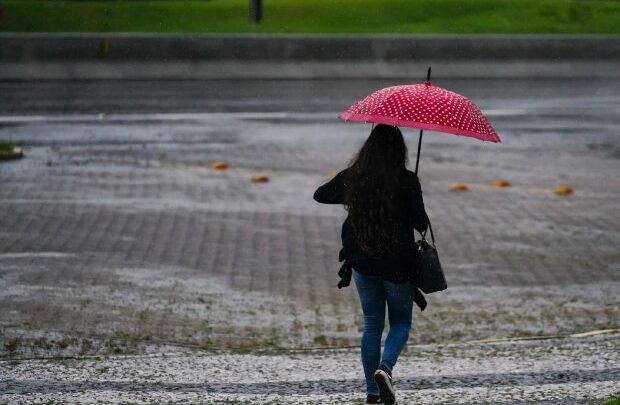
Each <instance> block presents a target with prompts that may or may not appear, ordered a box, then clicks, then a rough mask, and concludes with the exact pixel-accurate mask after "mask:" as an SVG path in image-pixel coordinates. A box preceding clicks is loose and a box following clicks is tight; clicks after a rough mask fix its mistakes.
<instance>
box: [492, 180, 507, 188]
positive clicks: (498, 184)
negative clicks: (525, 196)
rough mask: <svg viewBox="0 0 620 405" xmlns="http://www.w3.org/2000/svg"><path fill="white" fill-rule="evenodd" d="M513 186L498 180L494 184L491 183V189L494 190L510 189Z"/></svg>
mask: <svg viewBox="0 0 620 405" xmlns="http://www.w3.org/2000/svg"><path fill="white" fill-rule="evenodd" d="M510 186H511V184H510V183H509V182H507V181H505V180H496V181H494V182H493V183H491V187H493V188H504V187H510Z"/></svg>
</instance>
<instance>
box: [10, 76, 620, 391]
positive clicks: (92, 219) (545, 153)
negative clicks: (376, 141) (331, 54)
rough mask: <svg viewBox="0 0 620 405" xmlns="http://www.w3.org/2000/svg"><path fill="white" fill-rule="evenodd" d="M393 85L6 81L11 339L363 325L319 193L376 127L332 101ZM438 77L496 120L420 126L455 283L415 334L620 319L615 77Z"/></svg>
mask: <svg viewBox="0 0 620 405" xmlns="http://www.w3.org/2000/svg"><path fill="white" fill-rule="evenodd" d="M437 84H438V85H442V83H437ZM483 84H484V86H483ZM384 85H389V83H379V82H372V83H357V82H346V83H331V82H320V83H318V84H315V83H312V82H306V83H301V84H299V83H290V82H289V83H287V82H284V83H280V82H278V84H276V85H274V87H273V88H272V87H269V86H270V85H269V84H260V83H251V84H249V85H248V86H249V87H248V89H249V90H247V89H246V90H245V91H243V92H241V94H242V95H244V96H243V97H240V96H238V97H233V96H231V94H234V92H235V91H236V90H237V87H238V85H237V84H234V83H217V84H212V83H197V84H192V86H190V87H191V88H190V87H188V86H187V84H178V83H157V84H156V85H153V84H150V87H149V85H148V84H135V83H134V84H132V83H120V84H119V83H112V84H92V83H91V84H89V83H86V84H79V83H76V84H63V85H62V86H61V85H58V84H49V83H41V84H19V83H12V84H7V83H3V84H0V113H2V115H0V139H6V140H10V141H12V142H14V143H17V144H19V145H21V146H23V147H24V149H25V153H26V156H27V157H26V158H25V159H22V160H20V161H14V162H10V163H3V164H2V165H0V179H1V181H2V187H1V188H0V209H1V210H2V213H3V214H2V215H1V216H0V307H1V308H2V309H3V310H2V311H0V331H1V332H0V355H1V356H2V357H4V358H11V359H19V358H28V357H32V356H35V357H36V356H48V355H60V356H62V355H80V354H87V355H107V354H123V353H125V354H127V353H130V354H135V353H142V352H144V351H145V350H148V349H149V348H151V347H153V346H154V345H155V346H157V347H159V346H166V347H167V346H172V347H176V348H179V347H185V348H192V349H194V348H199V349H218V348H234V349H238V350H255V349H263V348H271V349H283V348H284V349H286V348H299V347H323V346H349V345H353V346H354V345H357V344H358V343H359V334H360V333H359V331H360V328H361V326H362V319H361V313H360V309H359V303H358V301H357V296H356V292H355V287H354V286H353V285H352V286H351V287H349V288H346V289H343V290H338V289H337V288H336V287H335V285H336V283H337V281H338V277H337V275H336V273H337V271H338V268H339V263H338V261H337V256H338V251H339V249H340V240H339V238H340V225H341V223H342V220H343V219H344V217H345V215H346V212H345V211H344V210H343V209H342V207H340V206H327V205H321V204H318V203H316V202H314V201H313V200H312V193H313V191H314V190H315V188H316V187H317V186H319V185H320V184H322V183H323V182H325V181H327V180H328V179H329V173H330V172H331V171H333V170H339V169H341V168H343V167H344V165H345V164H346V161H347V160H348V159H350V158H351V157H352V155H353V153H354V152H355V151H356V150H357V149H358V148H359V146H361V143H362V142H363V141H364V140H365V138H366V136H367V134H368V131H369V129H370V127H369V126H364V125H361V124H350V123H339V122H338V121H337V120H336V119H335V115H336V114H337V113H338V112H339V111H340V110H342V109H344V107H346V106H347V103H349V102H350V101H351V100H353V99H355V98H356V97H358V96H362V95H363V94H365V93H366V92H368V91H369V90H372V89H374V88H378V87H383V86H384ZM32 86H34V87H32ZM37 86H39V87H37ZM108 86H109V87H108ZM444 86H445V87H449V88H453V89H455V90H457V91H460V92H462V93H464V94H466V95H469V96H470V97H471V98H472V99H474V100H475V101H476V102H477V103H478V104H479V105H480V106H481V107H482V108H483V109H484V110H485V112H487V114H488V115H489V117H490V119H491V121H492V123H493V124H494V126H495V127H496V129H497V130H498V132H499V133H500V136H502V139H503V141H504V142H503V143H502V144H499V145H495V144H493V145H491V144H487V143H482V142H478V141H475V140H471V139H466V138H457V137H452V136H448V135H443V134H433V133H428V134H426V135H425V138H424V146H423V154H422V161H421V182H422V186H423V189H424V198H425V204H426V207H427V210H428V212H429V215H430V216H431V219H432V220H433V225H434V226H433V229H434V230H435V231H436V236H437V239H438V248H439V251H440V255H441V259H442V264H443V265H444V268H445V271H446V274H447V278H448V283H449V289H448V290H447V291H445V292H442V293H441V294H432V295H429V296H427V299H428V300H429V307H428V308H427V310H425V311H424V312H419V311H418V310H417V309H416V310H415V313H414V329H413V332H412V334H411V337H410V343H412V344H420V343H425V344H426V343H442V344H443V343H448V342H455V343H458V342H464V341H468V340H472V339H484V338H490V337H506V336H520V335H528V336H529V335H555V334H562V335H564V334H570V333H575V332H584V331H588V330H594V329H608V328H618V327H619V326H620V322H619V318H620V317H619V313H620V299H619V298H618V297H619V296H620V294H618V291H620V250H619V249H618V246H620V215H618V212H620V210H619V208H620V205H619V204H618V201H619V200H620V176H618V173H620V136H619V134H618V127H619V125H618V124H619V122H618V117H619V116H620V115H619V113H620V97H618V94H620V83H618V82H605V83H602V82H596V81H594V82H588V83H572V84H568V83H565V82H553V81H551V82H546V81H542V82H536V83H531V82H519V81H508V82H505V83H500V82H490V83H470V82H453V83H451V85H450V83H448V84H444ZM37 89H38V90H39V91H37ZM61 90H62V91H61ZM203 95H206V99H207V100H209V101H206V102H205V101H198V100H202V98H201V96H203ZM41 97H42V98H41ZM218 97H220V98H221V102H219V103H218V102H216V101H215V100H218ZM300 99H304V100H307V107H306V106H305V105H304V104H302V103H301V102H300ZM75 100H79V103H77V102H76V101H75ZM76 103H77V104H76ZM205 111H206V112H205ZM74 112H75V113H78V114H77V115H72V113H74ZM405 135H406V137H407V140H408V146H409V150H410V156H409V158H410V162H411V164H410V167H412V166H413V164H414V162H415V149H416V148H415V147H416V142H417V134H416V132H415V131H407V130H406V131H405ZM216 160H224V161H226V162H228V163H229V164H230V167H231V168H230V169H229V170H227V171H224V172H215V171H212V170H210V169H209V163H210V162H212V161H216ZM254 174H266V175H268V176H269V177H270V181H269V182H268V183H263V184H259V183H252V182H250V177H251V176H252V175H254ZM493 180H508V181H510V182H511V183H512V185H513V186H512V187H510V188H507V189H502V190H498V189H494V188H492V187H491V186H490V182H491V181H493ZM454 183H466V184H468V185H469V187H470V190H469V191H467V192H463V193H455V192H451V191H449V190H448V188H449V186H450V185H451V184H454ZM559 185H567V186H570V187H573V188H574V189H575V193H574V195H571V196H568V197H559V196H556V195H554V194H553V193H551V190H552V189H553V188H554V187H556V186H559ZM473 325H475V327H473ZM274 361H275V360H274ZM351 367H353V366H351ZM479 372H484V370H479ZM612 375H616V376H617V374H613V373H612ZM10 378H13V377H11V376H10ZM616 381H617V378H616ZM558 384H560V385H558V387H557V392H561V391H562V390H563V389H564V388H562V387H563V386H562V385H561V384H563V382H562V381H560V382H558ZM596 384H598V382H597V383H596ZM601 384H603V383H601ZM603 385H604V384H603ZM549 387H550V386H547V388H548V389H550V388H549ZM524 389H525V388H524ZM596 389H598V388H596ZM472 390H473V391H471V392H472V393H473V392H474V391H475V390H483V388H481V387H477V388H472ZM527 390H532V391H531V392H532V398H537V397H536V394H535V391H536V390H535V389H533V388H532V386H528V387H527ZM459 392H460V391H459V389H458V388H457V389H456V391H455V394H454V395H455V397H459V395H460V394H459ZM602 392H603V391H602ZM604 392H607V391H604ZM224 394H225V393H222V395H224ZM218 395H219V394H218ZM306 395H310V394H309V393H307V392H306ZM313 395H314V394H313ZM338 395H340V394H338ZM343 395H345V394H343ZM346 395H349V394H346ZM346 395H345V396H346ZM412 395H413V394H412ZM472 395H473V394H472ZM498 395H500V394H498ZM502 395H503V394H502ZM524 395H525V394H524ZM218 398H220V400H222V401H225V400H226V397H225V395H224V396H220V397H218ZM239 398H241V397H237V399H236V400H239ZM317 398H319V397H317ZM346 398H350V397H346ZM463 398H466V396H465V397H463ZM550 398H551V397H550ZM543 399H544V398H542V397H541V398H540V400H541V401H542V400H543ZM552 399H553V398H552ZM269 400H271V399H269ZM277 400H278V399H277V398H276V399H274V401H277ZM312 400H313V399H312V398H310V397H308V398H305V399H300V401H312Z"/></svg>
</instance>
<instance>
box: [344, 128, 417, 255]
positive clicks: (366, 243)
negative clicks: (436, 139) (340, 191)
mask: <svg viewBox="0 0 620 405" xmlns="http://www.w3.org/2000/svg"><path fill="white" fill-rule="evenodd" d="M408 156H409V155H408V153H407V145H406V144H405V140H404V139H403V134H402V133H401V132H400V129H398V127H395V126H390V125H383V124H379V125H377V126H375V127H374V128H373V130H372V131H371V133H370V136H369V137H368V139H367V140H366V142H365V143H364V145H363V146H362V147H361V149H360V150H359V151H358V152H357V153H356V154H355V155H354V156H353V158H352V159H351V160H350V162H349V166H348V170H347V172H346V173H347V178H346V182H347V187H346V191H345V193H344V207H345V209H346V210H347V211H348V213H349V217H350V220H351V225H352V227H353V230H354V234H355V239H356V242H357V245H358V246H359V248H360V249H361V250H362V252H364V253H365V254H366V255H368V256H370V257H375V258H379V257H385V256H387V255H390V254H391V253H393V252H394V251H395V250H396V248H397V244H396V238H397V236H396V235H397V231H398V228H397V226H398V220H399V213H400V210H401V209H402V207H401V204H402V202H401V200H400V198H399V193H398V189H399V185H400V182H401V179H402V176H403V175H404V174H405V171H406V166H407V163H408V160H409V159H408Z"/></svg>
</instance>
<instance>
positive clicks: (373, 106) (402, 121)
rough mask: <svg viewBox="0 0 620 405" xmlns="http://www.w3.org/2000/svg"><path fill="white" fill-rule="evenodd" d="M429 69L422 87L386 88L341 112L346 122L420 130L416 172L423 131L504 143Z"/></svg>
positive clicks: (468, 102)
mask: <svg viewBox="0 0 620 405" xmlns="http://www.w3.org/2000/svg"><path fill="white" fill-rule="evenodd" d="M430 75H431V69H430V68H428V75H427V78H426V81H425V82H424V83H422V84H411V85H403V86H392V87H386V88H384V89H381V90H377V91H375V92H373V93H371V94H369V95H368V96H366V97H364V98H363V99H361V100H360V101H358V102H357V103H355V104H353V105H352V106H351V107H349V108H348V109H346V110H345V111H343V112H342V113H340V115H338V118H340V119H342V120H343V121H357V122H367V123H375V124H386V125H393V126H402V127H408V128H417V129H419V130H420V138H419V142H418V156H417V159H416V164H415V172H416V173H417V172H418V164H419V161H420V149H421V147H422V133H423V131H424V130H425V129H426V130H430V131H437V132H444V133H448V134H453V135H461V136H468V137H472V138H476V139H480V140H483V141H489V142H501V140H500V139H499V136H498V135H497V133H496V132H495V130H494V129H493V127H492V126H491V124H490V123H489V122H488V121H487V119H486V118H485V117H484V115H483V114H482V112H481V111H480V109H479V108H478V107H477V106H476V105H475V104H474V103H473V102H472V101H471V100H469V99H468V98H467V97H464V96H462V95H460V94H457V93H454V92H451V91H449V90H446V89H442V88H441V87H437V86H433V85H432V84H431V82H430Z"/></svg>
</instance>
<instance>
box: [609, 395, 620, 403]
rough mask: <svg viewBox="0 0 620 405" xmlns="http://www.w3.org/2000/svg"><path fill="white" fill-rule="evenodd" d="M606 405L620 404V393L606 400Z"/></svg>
mask: <svg viewBox="0 0 620 405" xmlns="http://www.w3.org/2000/svg"><path fill="white" fill-rule="evenodd" d="M605 405H620V395H614V397H613V398H611V399H610V400H609V401H607V402H605Z"/></svg>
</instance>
